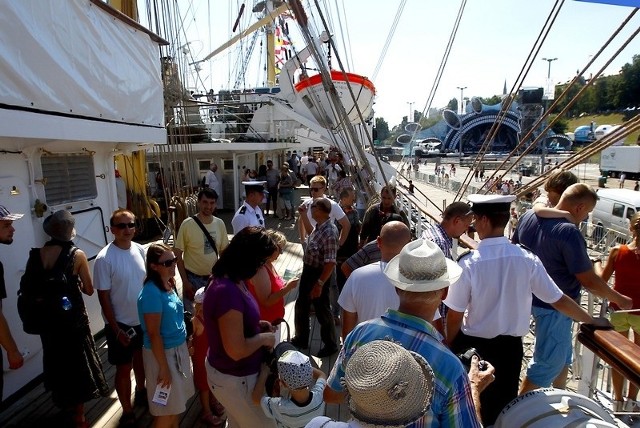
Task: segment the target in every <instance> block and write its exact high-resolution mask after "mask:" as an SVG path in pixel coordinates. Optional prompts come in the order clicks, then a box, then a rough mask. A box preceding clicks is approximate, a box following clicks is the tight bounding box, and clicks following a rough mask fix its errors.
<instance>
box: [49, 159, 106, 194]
mask: <svg viewBox="0 0 640 428" xmlns="http://www.w3.org/2000/svg"><path fill="white" fill-rule="evenodd" d="M40 162H41V164H42V177H43V178H45V179H46V184H45V185H44V191H45V195H46V198H47V203H48V204H49V205H58V204H64V203H69V202H76V201H82V200H87V199H95V198H96V197H97V196H98V192H97V189H96V174H95V170H94V167H93V156H91V155H90V154H84V153H73V154H51V155H49V154H47V155H43V156H42V158H41V160H40Z"/></svg>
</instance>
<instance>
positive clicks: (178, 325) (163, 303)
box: [138, 281, 187, 349]
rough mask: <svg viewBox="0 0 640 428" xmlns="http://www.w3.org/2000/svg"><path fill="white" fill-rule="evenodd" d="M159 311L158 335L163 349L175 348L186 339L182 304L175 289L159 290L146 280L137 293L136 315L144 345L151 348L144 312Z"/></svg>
mask: <svg viewBox="0 0 640 428" xmlns="http://www.w3.org/2000/svg"><path fill="white" fill-rule="evenodd" d="M150 313H156V314H157V313H159V314H161V316H160V336H162V343H163V345H164V349H170V348H175V347H176V346H180V345H182V344H183V343H184V342H185V341H186V340H187V327H186V326H185V324H184V305H183V304H182V300H180V298H179V297H178V295H177V294H176V292H175V291H171V292H167V291H162V290H160V289H159V288H158V287H157V286H156V285H155V284H154V283H153V282H151V281H147V282H145V284H144V287H142V291H140V295H138V316H139V317H140V325H141V327H142V332H143V333H144V334H143V343H144V347H145V348H147V349H151V340H150V339H149V333H148V332H147V324H146V323H145V322H144V314H150Z"/></svg>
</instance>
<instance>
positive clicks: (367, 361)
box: [344, 340, 434, 426]
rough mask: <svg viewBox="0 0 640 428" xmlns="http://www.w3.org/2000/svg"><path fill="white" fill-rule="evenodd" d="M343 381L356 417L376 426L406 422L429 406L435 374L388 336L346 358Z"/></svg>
mask: <svg viewBox="0 0 640 428" xmlns="http://www.w3.org/2000/svg"><path fill="white" fill-rule="evenodd" d="M344 383H345V386H346V388H347V392H348V404H349V411H350V412H351V414H352V416H353V417H354V418H355V419H357V420H358V421H360V422H364V423H365V424H372V425H378V426H405V425H408V424H410V423H412V422H415V421H417V420H418V419H420V418H421V417H422V416H423V415H424V414H425V413H426V412H427V410H429V407H430V405H431V398H432V397H433V388H434V386H433V385H434V374H433V370H432V369H431V367H430V366H429V363H427V361H426V360H425V359H424V358H423V357H422V356H420V355H419V354H416V353H415V352H411V351H407V350H406V349H404V348H403V347H402V346H400V345H397V344H395V343H393V342H390V341H387V340H374V341H373V342H369V343H367V344H365V345H363V346H361V347H360V348H358V349H357V350H356V351H355V352H354V354H353V355H352V356H351V358H349V361H348V362H347V366H346V368H345V376H344Z"/></svg>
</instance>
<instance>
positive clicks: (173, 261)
mask: <svg viewBox="0 0 640 428" xmlns="http://www.w3.org/2000/svg"><path fill="white" fill-rule="evenodd" d="M177 261H178V258H177V257H174V258H172V259H169V260H166V261H164V262H158V263H156V264H157V265H162V266H164V267H166V268H168V267H171V266H173V265H175V264H176V262H177Z"/></svg>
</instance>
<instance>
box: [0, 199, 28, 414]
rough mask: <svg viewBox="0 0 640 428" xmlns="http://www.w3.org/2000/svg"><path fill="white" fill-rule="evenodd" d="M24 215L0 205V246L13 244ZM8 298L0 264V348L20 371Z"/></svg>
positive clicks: (0, 360)
mask: <svg viewBox="0 0 640 428" xmlns="http://www.w3.org/2000/svg"><path fill="white" fill-rule="evenodd" d="M22 216H23V214H12V213H10V212H9V210H8V209H7V208H6V207H5V206H3V205H0V244H5V245H11V243H12V242H13V233H14V232H15V231H16V230H15V229H14V227H13V221H14V220H18V219H20V218H22ZM6 298H7V289H6V287H5V284H4V266H2V262H0V346H2V348H3V349H4V350H5V351H6V353H7V360H8V361H9V368H10V369H14V370H15V369H19V368H20V367H22V364H24V360H23V358H22V354H20V351H19V350H18V346H17V345H16V342H15V340H13V336H11V330H9V324H8V323H7V320H6V319H5V317H4V314H3V313H2V300H3V299H6ZM2 360H3V358H2V355H0V402H1V401H2V388H3V386H4V382H3V381H2Z"/></svg>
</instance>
